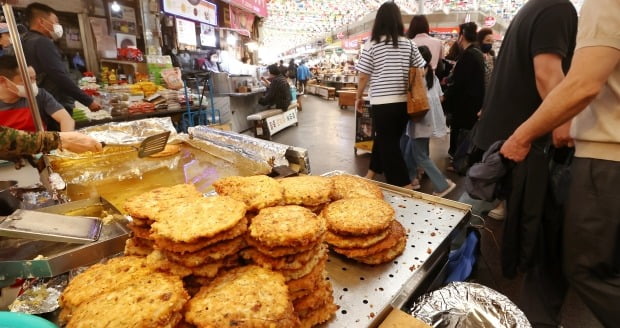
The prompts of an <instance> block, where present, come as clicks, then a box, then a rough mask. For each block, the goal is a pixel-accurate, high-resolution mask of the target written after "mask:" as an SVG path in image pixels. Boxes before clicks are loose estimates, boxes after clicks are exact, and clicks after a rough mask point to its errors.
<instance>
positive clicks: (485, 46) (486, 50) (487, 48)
mask: <svg viewBox="0 0 620 328" xmlns="http://www.w3.org/2000/svg"><path fill="white" fill-rule="evenodd" d="M491 49H493V45H492V44H488V43H483V44H482V45H481V46H480V50H482V52H484V53H485V54H486V53H489V52H491Z"/></svg>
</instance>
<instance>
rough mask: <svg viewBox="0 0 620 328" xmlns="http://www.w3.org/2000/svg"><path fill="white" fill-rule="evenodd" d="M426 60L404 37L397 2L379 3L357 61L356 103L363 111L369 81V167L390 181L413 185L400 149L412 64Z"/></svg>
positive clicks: (357, 107)
mask: <svg viewBox="0 0 620 328" xmlns="http://www.w3.org/2000/svg"><path fill="white" fill-rule="evenodd" d="M424 65H426V63H425V62H424V59H422V56H420V52H419V51H418V48H417V46H416V45H415V44H413V43H412V42H411V41H410V40H409V39H407V38H405V35H404V26H403V20H402V17H401V14H400V9H399V8H398V5H396V4H395V3H394V2H385V3H384V4H382V5H381V7H379V10H378V11H377V16H376V17H375V22H374V25H373V27H372V32H371V38H370V40H369V41H368V42H367V43H366V45H365V46H364V49H363V50H362V54H361V56H360V60H359V62H358V64H357V67H356V68H357V70H358V71H359V83H358V88H357V94H356V101H355V103H356V104H355V107H356V109H357V110H358V111H361V109H362V106H363V102H364V100H363V98H362V97H363V94H364V90H365V89H366V87H367V86H368V85H370V105H371V116H372V120H373V124H374V127H375V138H374V143H373V147H372V155H371V158H370V170H371V171H372V172H376V173H379V174H381V173H383V174H384V175H385V179H386V181H387V183H389V184H392V185H396V186H405V187H408V188H411V180H410V179H409V173H408V171H407V165H406V164H405V160H404V159H403V155H402V152H401V150H400V137H401V136H402V135H403V132H404V131H405V127H406V125H407V122H408V121H409V116H408V115H407V82H408V81H407V80H408V72H409V67H411V66H415V67H424Z"/></svg>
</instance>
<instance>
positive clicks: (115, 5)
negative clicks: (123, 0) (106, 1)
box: [110, 1, 121, 12]
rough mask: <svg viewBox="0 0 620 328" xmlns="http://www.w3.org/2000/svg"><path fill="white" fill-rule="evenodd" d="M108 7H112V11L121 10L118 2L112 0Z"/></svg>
mask: <svg viewBox="0 0 620 328" xmlns="http://www.w3.org/2000/svg"><path fill="white" fill-rule="evenodd" d="M110 9H112V11H113V12H119V11H121V6H120V5H119V4H118V2H116V1H114V2H112V5H111V6H110Z"/></svg>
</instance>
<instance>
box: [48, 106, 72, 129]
mask: <svg viewBox="0 0 620 328" xmlns="http://www.w3.org/2000/svg"><path fill="white" fill-rule="evenodd" d="M52 118H53V119H54V120H55V121H56V122H58V124H59V125H60V131H62V132H68V131H73V130H75V121H74V120H73V118H72V117H71V115H69V112H67V110H66V109H64V108H63V109H61V110H59V111H57V112H56V113H54V114H52Z"/></svg>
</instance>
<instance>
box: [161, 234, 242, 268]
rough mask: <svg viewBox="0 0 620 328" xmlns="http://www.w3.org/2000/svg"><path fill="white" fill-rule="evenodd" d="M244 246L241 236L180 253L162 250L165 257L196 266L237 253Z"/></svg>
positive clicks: (185, 264)
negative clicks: (197, 249)
mask: <svg viewBox="0 0 620 328" xmlns="http://www.w3.org/2000/svg"><path fill="white" fill-rule="evenodd" d="M244 247H245V239H244V238H243V237H242V236H239V237H236V238H234V239H230V240H224V241H220V242H219V243H217V244H213V245H211V246H207V247H205V248H203V249H201V250H199V251H197V252H192V253H185V254H180V253H176V252H170V251H167V250H162V252H163V253H164V254H165V255H166V257H167V258H168V259H170V260H172V261H174V262H176V263H179V264H182V265H184V266H186V267H196V266H199V265H202V264H205V263H210V262H215V261H218V260H221V259H223V258H225V257H227V256H229V255H233V254H237V253H238V252H239V251H240V250H241V249H242V248H244Z"/></svg>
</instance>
